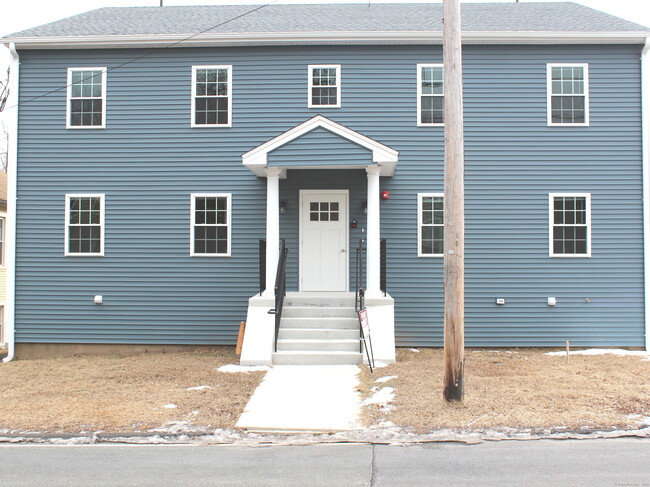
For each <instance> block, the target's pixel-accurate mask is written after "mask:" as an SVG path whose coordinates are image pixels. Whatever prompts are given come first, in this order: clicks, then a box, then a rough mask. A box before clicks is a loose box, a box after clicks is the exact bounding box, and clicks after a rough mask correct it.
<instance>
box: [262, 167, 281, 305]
mask: <svg viewBox="0 0 650 487" xmlns="http://www.w3.org/2000/svg"><path fill="white" fill-rule="evenodd" d="M280 171H281V169H280V168H279V167H268V168H266V290H265V291H264V296H273V294H274V287H275V273H276V270H277V267H278V258H279V256H280V250H279V247H280Z"/></svg>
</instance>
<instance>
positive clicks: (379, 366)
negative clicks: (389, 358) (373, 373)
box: [374, 360, 389, 369]
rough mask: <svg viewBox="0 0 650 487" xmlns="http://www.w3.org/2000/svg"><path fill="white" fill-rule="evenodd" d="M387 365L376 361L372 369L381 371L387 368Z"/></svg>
mask: <svg viewBox="0 0 650 487" xmlns="http://www.w3.org/2000/svg"><path fill="white" fill-rule="evenodd" d="M388 365H389V364H387V363H386V362H380V361H379V360H376V361H375V366H374V368H375V369H381V368H383V367H388Z"/></svg>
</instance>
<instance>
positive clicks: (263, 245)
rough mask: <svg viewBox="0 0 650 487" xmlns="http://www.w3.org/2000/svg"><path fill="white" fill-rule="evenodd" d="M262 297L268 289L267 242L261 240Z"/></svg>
mask: <svg viewBox="0 0 650 487" xmlns="http://www.w3.org/2000/svg"><path fill="white" fill-rule="evenodd" d="M259 262H260V296H261V295H262V293H263V292H264V290H265V289H266V240H264V239H263V238H262V239H260V258H259Z"/></svg>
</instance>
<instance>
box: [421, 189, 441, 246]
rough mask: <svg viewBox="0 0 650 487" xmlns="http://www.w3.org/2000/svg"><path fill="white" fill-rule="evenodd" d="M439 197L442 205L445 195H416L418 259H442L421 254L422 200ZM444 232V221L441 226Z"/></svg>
mask: <svg viewBox="0 0 650 487" xmlns="http://www.w3.org/2000/svg"><path fill="white" fill-rule="evenodd" d="M435 196H440V197H441V198H442V202H443V205H444V201H445V195H444V193H418V227H417V239H418V257H444V255H445V254H444V253H442V254H424V253H422V199H423V198H426V197H435ZM435 226H438V225H435ZM441 226H442V228H443V231H444V228H445V225H444V221H443V224H442V225H441Z"/></svg>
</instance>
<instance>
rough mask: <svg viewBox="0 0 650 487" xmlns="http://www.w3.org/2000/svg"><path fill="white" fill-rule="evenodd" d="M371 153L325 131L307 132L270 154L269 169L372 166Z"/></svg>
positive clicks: (320, 129) (318, 129)
mask: <svg viewBox="0 0 650 487" xmlns="http://www.w3.org/2000/svg"><path fill="white" fill-rule="evenodd" d="M371 163H372V152H371V151H369V150H368V149H366V148H365V147H361V146H359V145H357V144H355V143H354V142H351V141H349V140H348V139H344V138H342V137H341V136H339V135H336V134H334V133H332V132H330V131H329V130H326V129H324V128H317V129H315V130H312V131H311V132H308V133H306V134H304V135H302V136H300V137H298V138H297V139H294V140H293V141H291V142H290V143H288V144H285V145H283V146H281V147H278V148H277V149H275V150H273V151H271V152H269V154H268V162H267V164H268V165H269V166H281V167H295V166H311V167H318V166H350V165H354V164H365V165H367V164H371Z"/></svg>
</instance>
